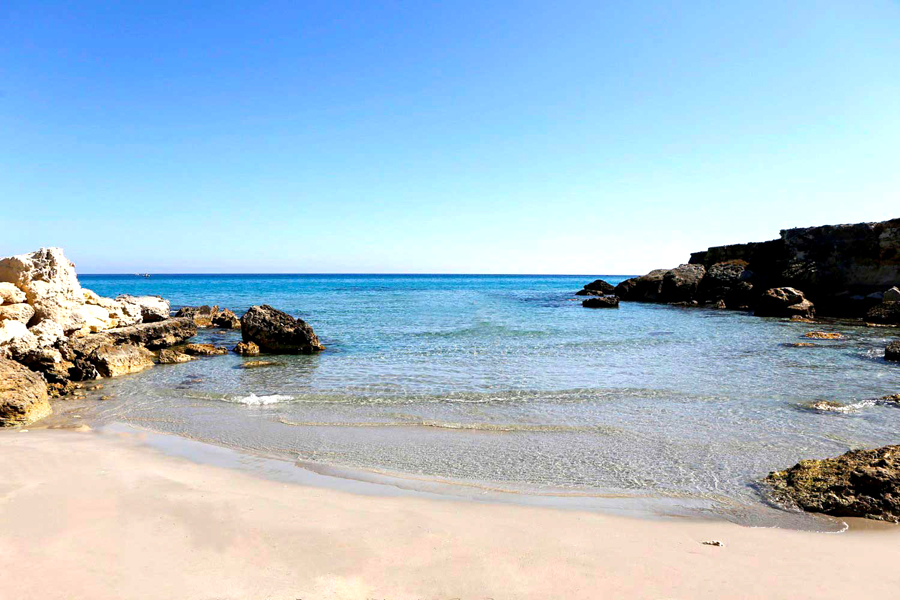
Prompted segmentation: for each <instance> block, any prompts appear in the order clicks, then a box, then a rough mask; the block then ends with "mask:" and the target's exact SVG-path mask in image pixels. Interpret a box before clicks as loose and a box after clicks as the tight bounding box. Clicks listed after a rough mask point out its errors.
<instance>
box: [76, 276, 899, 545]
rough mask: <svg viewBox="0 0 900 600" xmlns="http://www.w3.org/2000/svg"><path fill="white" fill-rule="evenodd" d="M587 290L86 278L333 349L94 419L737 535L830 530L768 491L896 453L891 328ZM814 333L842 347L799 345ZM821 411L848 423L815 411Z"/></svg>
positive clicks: (227, 338) (118, 402) (102, 287)
mask: <svg viewBox="0 0 900 600" xmlns="http://www.w3.org/2000/svg"><path fill="white" fill-rule="evenodd" d="M591 279H592V277H591V276H577V277H575V276H571V277H570V276H554V277H548V276H533V277H532V276H506V277H501V276H336V275H331V276H154V277H151V278H150V279H143V278H137V277H133V276H82V277H81V280H82V284H83V285H84V286H85V287H88V288H90V289H93V290H94V291H95V292H97V293H100V294H102V295H107V296H114V295H116V294H119V293H137V294H139V293H158V294H161V295H163V296H165V297H167V298H169V299H170V300H171V301H172V303H173V306H177V305H189V304H202V303H209V304H213V303H217V304H219V305H221V306H223V307H228V308H232V309H233V310H235V311H242V310H244V309H246V308H247V307H248V306H249V305H250V304H255V303H268V304H271V305H273V306H276V307H278V308H281V309H284V310H286V311H288V312H290V313H292V314H294V315H297V316H300V317H302V318H304V319H306V320H307V321H308V322H310V324H312V325H313V327H314V328H315V330H316V332H317V333H318V334H319V337H320V339H321V340H322V342H323V343H324V344H325V346H326V347H327V350H326V351H325V352H323V353H321V354H320V355H317V356H279V357H275V358H272V359H271V360H276V361H277V362H278V363H279V364H278V365H274V366H268V367H260V368H254V369H242V368H239V367H240V364H241V363H242V362H244V361H245V360H249V359H244V358H242V357H239V356H237V355H234V354H230V355H228V356H219V357H211V358H205V359H201V360H197V361H194V362H191V363H185V364H178V365H160V366H157V367H156V368H154V369H151V370H149V371H147V372H144V373H140V374H136V375H132V376H127V377H123V378H119V379H115V380H109V381H106V382H104V388H103V390H102V392H101V393H102V394H104V395H109V396H112V399H111V400H106V401H103V402H99V401H94V400H93V399H92V400H91V401H89V402H88V406H87V407H85V410H86V412H85V411H83V412H85V416H89V417H90V418H94V419H97V420H100V421H124V422H129V423H133V424H136V425H140V426H143V427H148V428H151V429H156V430H159V431H164V432H171V433H177V434H180V435H185V436H188V437H191V438H194V439H200V440H204V441H210V442H214V443H218V444H225V445H228V446H232V447H237V448H244V449H248V450H253V451H256V452H261V453H264V454H266V455H270V456H279V457H285V458H290V459H292V460H296V459H299V460H300V461H302V462H303V463H304V464H311V465H326V466H331V467H336V468H346V469H364V470H368V471H377V472H384V473H389V474H395V475H401V476H403V475H405V476H410V477H425V478H441V479H450V480H458V481H461V482H466V483H470V484H473V485H476V486H482V487H483V488H484V489H492V490H495V489H508V490H511V491H526V492H529V493H548V494H607V495H608V494H633V495H638V496H647V495H649V496H656V497H665V498H676V499H682V500H683V501H684V503H685V505H688V504H690V505H692V506H696V505H697V501H701V503H705V505H706V506H708V507H709V508H710V509H711V510H713V511H714V512H716V513H718V514H722V515H725V516H727V517H729V518H732V519H734V520H737V521H740V522H745V523H751V524H762V525H771V524H789V525H790V526H798V523H800V522H806V525H805V526H811V527H815V528H824V529H829V528H833V527H837V525H829V524H828V523H827V522H826V521H825V520H823V519H816V518H814V517H806V516H798V515H789V514H787V513H780V512H776V511H774V510H772V509H769V508H767V507H765V505H764V504H763V502H762V498H761V495H760V494H759V491H758V489H757V482H758V481H759V480H760V479H761V478H762V477H764V476H765V475H766V474H767V473H768V472H769V471H771V470H774V469H778V468H784V467H787V466H790V465H792V464H794V463H795V462H796V461H797V460H798V459H800V458H810V457H824V456H832V455H837V454H840V453H842V452H845V451H846V450H848V449H850V448H854V447H860V446H879V445H884V444H888V443H897V434H898V432H900V408H896V407H893V406H890V405H882V404H876V403H874V402H871V400H872V399H874V398H877V397H879V396H884V395H887V394H892V393H897V392H898V391H900V368H898V367H897V366H895V365H891V364H889V363H887V362H886V361H885V360H884V358H883V350H884V346H885V345H886V343H887V340H888V337H891V336H895V335H896V333H897V332H896V331H895V330H889V329H877V328H867V327H863V326H854V325H847V324H834V325H828V326H826V325H822V324H816V325H813V324H804V323H793V322H787V321H782V320H777V319H761V318H756V317H752V316H748V315H745V314H742V313H735V312H725V311H716V310H705V309H680V308H675V307H668V306H657V305H648V304H636V303H623V304H622V305H621V307H620V308H619V309H617V310H613V309H598V310H590V309H584V308H582V307H581V305H580V298H579V300H578V301H574V298H575V297H574V296H573V292H574V291H575V290H577V289H578V288H580V287H581V286H582V285H583V284H584V283H587V282H588V281H590V280H591ZM606 279H607V280H608V281H610V282H611V283H616V282H617V281H620V280H621V278H617V277H606ZM816 329H820V330H821V329H826V330H828V331H839V332H841V333H843V334H844V339H842V340H834V341H831V340H812V342H813V343H814V344H815V345H814V346H813V347H791V346H790V344H792V343H795V342H798V341H809V340H805V338H803V334H804V333H806V332H808V331H812V330H816ZM199 337H200V338H202V339H204V340H207V341H213V342H216V343H221V344H224V345H228V346H229V347H231V346H232V345H233V344H234V343H236V341H237V340H238V336H237V335H236V334H235V333H234V332H227V333H222V332H219V331H215V330H204V331H203V332H202V333H201V334H200V336H199ZM819 399H827V400H834V401H838V402H841V403H842V404H847V405H851V406H850V407H849V408H847V409H845V410H830V411H817V410H812V409H809V408H807V407H806V406H805V405H806V404H808V403H810V402H812V401H815V400H819ZM79 410H81V409H79ZM800 526H803V525H800Z"/></svg>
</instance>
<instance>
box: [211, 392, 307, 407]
mask: <svg viewBox="0 0 900 600" xmlns="http://www.w3.org/2000/svg"><path fill="white" fill-rule="evenodd" d="M290 399H291V396H283V395H281V394H270V395H268V396H257V395H256V394H254V393H252V392H251V393H250V395H249V396H242V397H239V398H231V399H226V400H227V401H228V402H235V403H237V404H246V405H247V406H263V405H265V404H277V403H279V402H284V401H285V400H290Z"/></svg>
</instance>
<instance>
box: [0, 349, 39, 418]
mask: <svg viewBox="0 0 900 600" xmlns="http://www.w3.org/2000/svg"><path fill="white" fill-rule="evenodd" d="M50 412H51V410H50V402H49V400H48V399H47V383H46V382H45V381H44V380H43V378H42V377H41V376H40V375H38V374H37V373H35V372H33V371H31V370H29V369H28V368H26V367H24V366H22V365H20V364H19V363H17V362H15V361H12V360H8V359H5V358H0V427H14V426H16V425H28V424H29V423H33V422H34V421H37V420H39V419H43V418H44V417H46V416H49V415H50Z"/></svg>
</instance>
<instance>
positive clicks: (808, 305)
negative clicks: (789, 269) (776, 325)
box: [754, 287, 816, 317]
mask: <svg viewBox="0 0 900 600" xmlns="http://www.w3.org/2000/svg"><path fill="white" fill-rule="evenodd" d="M754 312H755V314H756V315H757V316H760V317H793V316H795V315H797V316H801V317H813V316H815V314H816V313H815V309H814V307H813V304H812V302H810V301H809V300H807V299H806V298H805V297H804V295H803V292H801V291H800V290H796V289H794V288H790V287H781V288H772V289H770V290H766V293H765V294H763V295H762V296H760V298H759V299H758V300H757V301H756V308H755V310H754Z"/></svg>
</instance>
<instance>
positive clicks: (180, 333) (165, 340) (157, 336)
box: [103, 319, 197, 350]
mask: <svg viewBox="0 0 900 600" xmlns="http://www.w3.org/2000/svg"><path fill="white" fill-rule="evenodd" d="M196 334H197V326H196V325H194V322H193V321H191V320H190V319H166V320H165V321H158V322H155V323H139V324H138V325H132V326H130V327H118V328H116V329H110V330H108V331H106V332H105V333H104V334H103V335H106V336H109V337H110V338H111V339H112V340H114V341H115V342H116V343H128V342H130V343H132V344H138V345H140V346H146V347H147V348H150V349H151V350H157V349H159V348H169V347H172V346H174V345H176V344H180V343H182V342H183V341H185V340H187V339H188V338H191V337H194V336H195V335H196Z"/></svg>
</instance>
